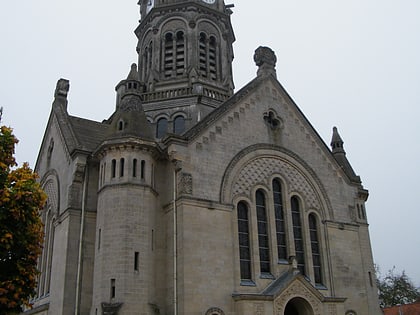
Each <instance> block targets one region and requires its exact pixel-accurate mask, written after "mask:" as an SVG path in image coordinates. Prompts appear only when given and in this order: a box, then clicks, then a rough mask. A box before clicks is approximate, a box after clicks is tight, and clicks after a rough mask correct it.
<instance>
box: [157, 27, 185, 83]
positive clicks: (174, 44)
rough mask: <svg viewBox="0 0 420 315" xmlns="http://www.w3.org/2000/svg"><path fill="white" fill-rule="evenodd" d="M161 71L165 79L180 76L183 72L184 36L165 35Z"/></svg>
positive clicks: (182, 33) (181, 34) (178, 33)
mask: <svg viewBox="0 0 420 315" xmlns="http://www.w3.org/2000/svg"><path fill="white" fill-rule="evenodd" d="M163 46H164V53H163V58H164V60H163V63H162V64H163V71H164V75H165V78H170V77H172V76H181V75H183V74H184V72H185V35H184V32H183V31H178V32H176V34H173V33H170V32H168V33H166V34H165V38H164V44H163Z"/></svg>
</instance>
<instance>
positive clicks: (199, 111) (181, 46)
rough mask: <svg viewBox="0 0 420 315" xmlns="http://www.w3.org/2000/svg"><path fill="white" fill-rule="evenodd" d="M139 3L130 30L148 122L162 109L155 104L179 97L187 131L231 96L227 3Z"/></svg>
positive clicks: (193, 0)
mask: <svg viewBox="0 0 420 315" xmlns="http://www.w3.org/2000/svg"><path fill="white" fill-rule="evenodd" d="M139 5H140V15H141V20H140V25H139V26H138V27H137V29H136V30H135V34H136V36H137V38H138V45H137V52H138V56H139V57H138V58H139V59H138V68H139V76H140V82H141V84H142V86H143V93H142V99H143V102H144V104H145V106H144V109H145V111H146V114H147V115H148V117H149V121H151V122H152V123H153V122H154V120H155V118H156V119H158V118H157V116H159V115H161V114H164V113H163V112H156V111H154V110H156V107H160V108H161V107H162V106H161V104H159V106H157V104H156V103H157V102H159V103H161V102H162V101H165V100H168V99H171V102H172V101H173V100H174V99H183V102H182V106H181V107H182V108H181V109H182V110H183V112H184V114H185V118H186V129H188V127H191V126H193V125H194V124H195V123H196V122H197V121H199V120H200V119H201V118H202V117H204V116H205V115H207V114H208V113H209V112H210V111H212V110H213V109H214V108H216V107H218V106H219V105H220V104H221V103H222V102H223V101H225V100H226V99H227V98H229V97H230V96H231V95H232V94H233V90H234V84H233V75H232V60H233V57H234V56H233V42H234V41H235V36H234V33H233V29H232V25H231V19H230V17H231V14H232V10H231V9H230V8H231V7H232V5H226V4H225V3H224V0H189V1H186V0H140V1H139ZM192 98H195V100H192ZM179 107H180V106H179V104H178V105H177V108H179ZM168 109H169V108H168ZM165 114H166V115H169V116H170V115H171V114H172V113H171V111H170V110H169V112H168V111H166V113H165ZM167 119H168V121H169V125H170V120H171V118H170V117H167ZM168 132H171V130H170V126H169V130H168Z"/></svg>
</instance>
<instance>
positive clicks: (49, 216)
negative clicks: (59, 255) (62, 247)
mask: <svg viewBox="0 0 420 315" xmlns="http://www.w3.org/2000/svg"><path fill="white" fill-rule="evenodd" d="M44 211H45V215H44V220H43V223H44V248H43V251H42V255H41V256H40V260H39V265H40V271H41V274H40V280H39V281H38V282H39V284H38V295H39V296H45V295H47V294H49V293H50V286H51V268H52V254H53V246H54V229H55V228H54V224H53V220H54V218H53V213H52V209H51V207H50V206H49V205H48V204H47V208H46V209H45V210H44Z"/></svg>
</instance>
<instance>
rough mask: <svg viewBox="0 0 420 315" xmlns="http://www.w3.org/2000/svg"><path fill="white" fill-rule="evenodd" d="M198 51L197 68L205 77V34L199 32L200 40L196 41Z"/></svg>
mask: <svg viewBox="0 0 420 315" xmlns="http://www.w3.org/2000/svg"><path fill="white" fill-rule="evenodd" d="M198 48H199V49H198V51H199V56H198V58H199V68H200V74H201V76H202V77H205V78H206V77H207V35H206V34H205V33H200V40H199V43H198Z"/></svg>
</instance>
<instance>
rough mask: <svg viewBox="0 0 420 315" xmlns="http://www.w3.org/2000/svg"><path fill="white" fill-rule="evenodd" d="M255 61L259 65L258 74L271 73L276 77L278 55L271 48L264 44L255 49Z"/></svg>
mask: <svg viewBox="0 0 420 315" xmlns="http://www.w3.org/2000/svg"><path fill="white" fill-rule="evenodd" d="M254 61H255V64H256V65H257V66H258V71H257V75H258V76H262V75H266V74H269V75H273V76H274V77H276V62H277V57H276V54H275V53H274V51H273V50H272V49H271V48H269V47H264V46H260V47H258V48H257V49H256V50H255V54H254Z"/></svg>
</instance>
